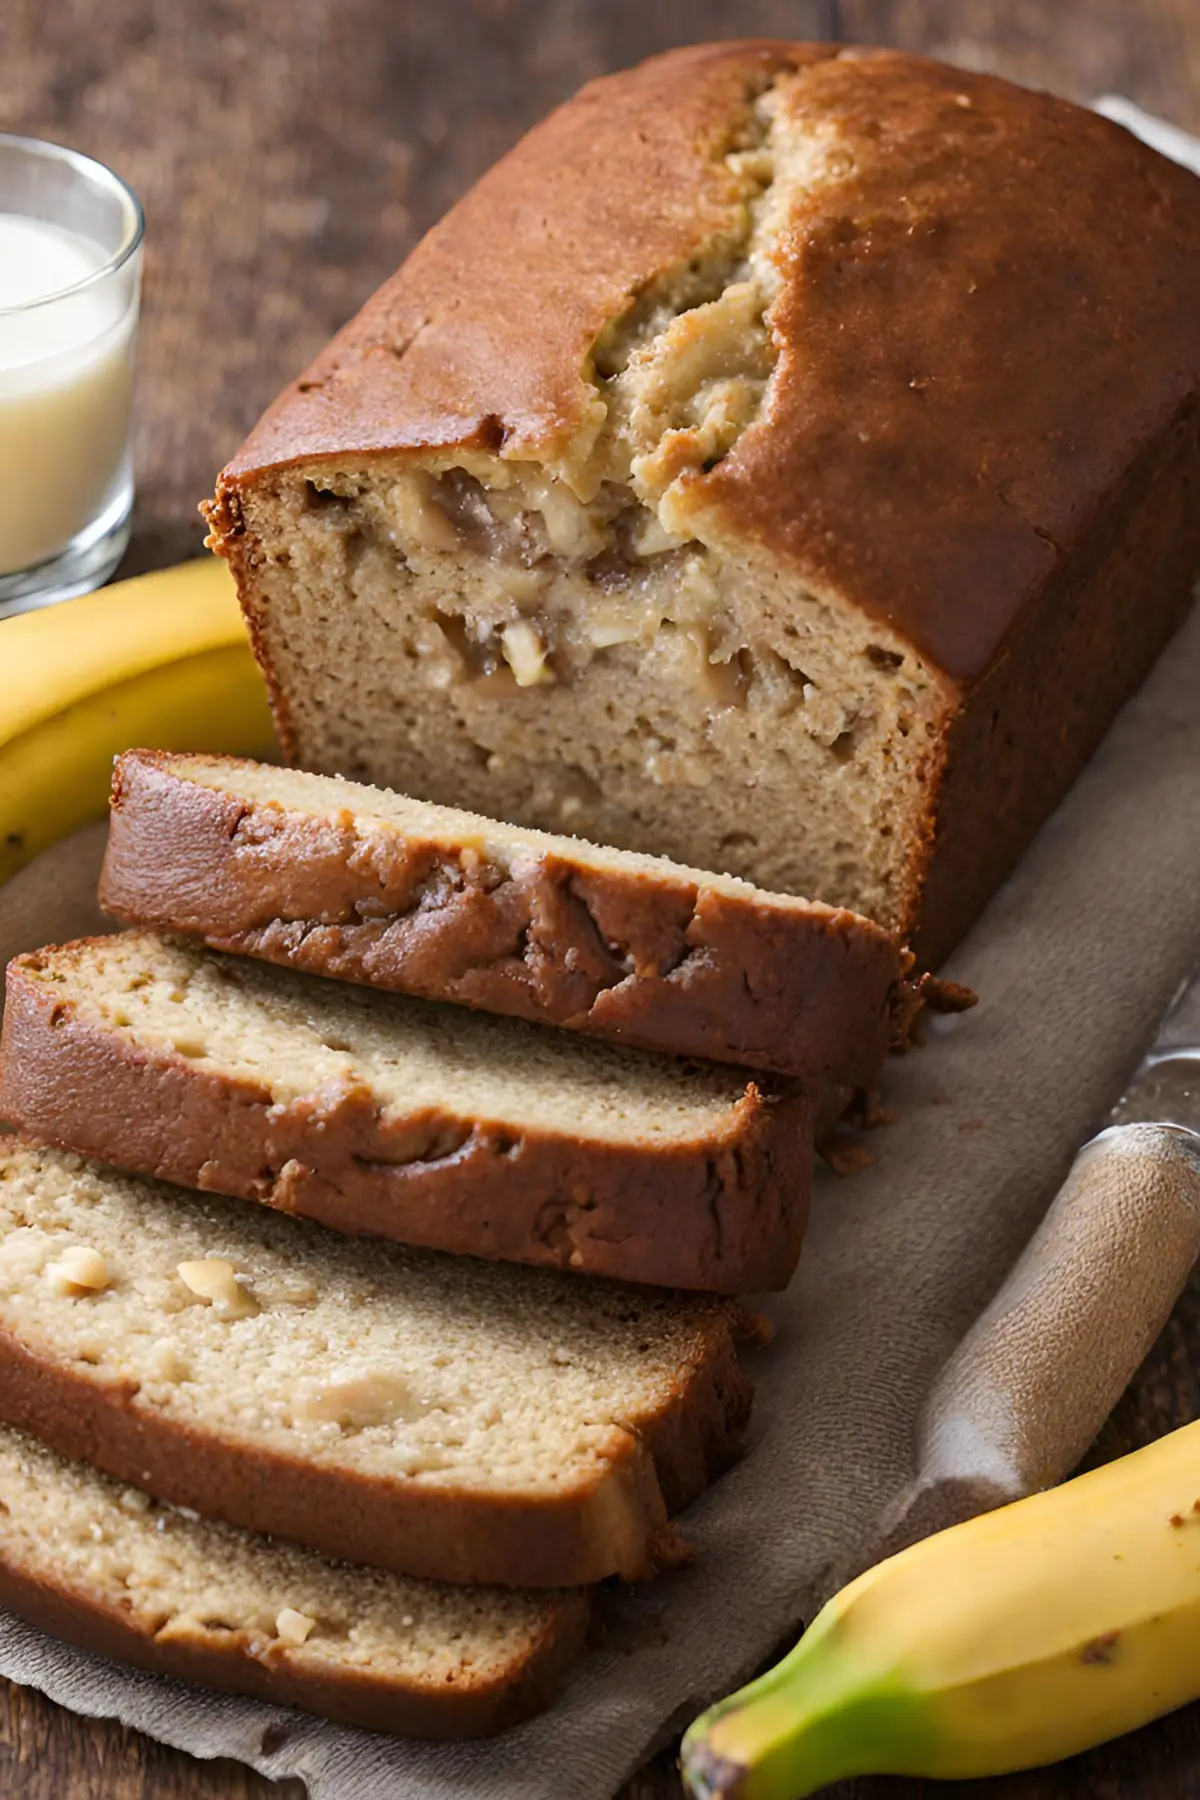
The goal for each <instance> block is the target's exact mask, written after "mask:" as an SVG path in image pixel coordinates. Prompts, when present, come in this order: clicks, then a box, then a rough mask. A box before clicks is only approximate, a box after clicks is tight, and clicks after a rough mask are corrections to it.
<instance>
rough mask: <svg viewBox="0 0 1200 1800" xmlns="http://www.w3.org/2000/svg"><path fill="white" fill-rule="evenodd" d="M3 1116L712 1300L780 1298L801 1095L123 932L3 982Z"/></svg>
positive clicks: (315, 1207)
mask: <svg viewBox="0 0 1200 1800" xmlns="http://www.w3.org/2000/svg"><path fill="white" fill-rule="evenodd" d="M7 987H8V999H7V1005H6V1008H5V1017H4V1035H3V1059H2V1060H3V1067H2V1070H0V1118H7V1119H9V1120H10V1121H12V1122H13V1123H15V1124H18V1125H20V1126H22V1127H23V1128H24V1129H25V1130H26V1131H27V1132H29V1133H30V1134H31V1135H32V1136H34V1137H37V1138H39V1139H41V1140H42V1141H45V1142H49V1143H57V1144H65V1145H67V1146H69V1147H70V1148H71V1149H74V1150H81V1151H84V1152H86V1153H88V1154H89V1155H93V1156H99V1157H102V1158H104V1160H105V1161H107V1162H112V1163H117V1164H119V1165H120V1166H121V1167H122V1168H128V1169H137V1170H139V1171H141V1172H143V1173H145V1174H148V1175H158V1176H162V1177H164V1178H166V1179H167V1180H170V1181H179V1182H184V1183H186V1184H187V1185H189V1186H192V1187H198V1188H204V1189H209V1190H215V1191H216V1192H218V1193H225V1194H235V1195H238V1196H240V1197H242V1198H245V1199H253V1200H261V1201H265V1202H266V1203H267V1204H268V1205H271V1206H276V1207H279V1208H281V1209H282V1210H283V1211H285V1212H293V1213H300V1214H303V1215H305V1216H307V1217H309V1218H314V1219H319V1220H321V1221H322V1222H323V1223H325V1224H327V1225H331V1226H334V1227H336V1228H337V1229H338V1230H341V1231H351V1232H368V1233H372V1234H376V1235H378V1236H381V1237H390V1238H394V1239H397V1240H398V1241H400V1242H403V1243H410V1244H421V1245H425V1246H427V1247H429V1248H432V1249H438V1250H451V1251H456V1252H459V1253H466V1254H471V1255H476V1256H486V1257H498V1258H503V1259H506V1260H512V1261H517V1262H529V1263H538V1264H542V1265H544V1266H547V1267H563V1268H567V1269H570V1270H573V1271H576V1272H579V1271H586V1272H588V1273H592V1274H601V1275H612V1276H617V1277H622V1278H625V1279H628V1280H634V1281H644V1282H654V1283H657V1284H659V1285H660V1286H674V1287H687V1288H699V1289H705V1290H711V1291H721V1292H726V1293H737V1292H743V1293H746V1292H752V1291H754V1290H755V1289H758V1288H779V1287H783V1286H784V1285H785V1284H786V1282H787V1279H788V1277H789V1276H790V1275H791V1273H792V1270H793V1269H794V1267H795V1264H796V1259H797V1257H798V1256H799V1254H800V1244H801V1238H802V1236H803V1231H804V1224H805V1217H806V1213H807V1208H808V1197H809V1189H810V1184H811V1177H812V1132H811V1120H810V1112H809V1104H808V1099H807V1097H806V1095H805V1094H804V1093H803V1092H802V1091H801V1090H799V1089H797V1088H796V1087H795V1086H794V1085H790V1084H789V1085H784V1084H777V1083H772V1082H770V1081H767V1082H766V1084H765V1085H756V1084H754V1083H752V1082H748V1081H747V1080H746V1077H745V1076H744V1075H743V1074H741V1073H739V1072H738V1071H736V1070H733V1069H729V1068H722V1067H721V1066H719V1065H717V1064H692V1065H687V1064H684V1063H679V1062H676V1061H674V1060H671V1059H668V1058H660V1057H655V1056H651V1055H650V1054H649V1053H647V1052H644V1051H637V1050H624V1049H618V1048H616V1047H615V1046H612V1045H608V1044H601V1043H598V1042H596V1041H594V1040H590V1039H587V1038H583V1037H576V1036H570V1035H567V1034H565V1033H562V1032H553V1031H547V1030H545V1029H543V1028H542V1027H539V1026H534V1025H526V1024H524V1023H520V1022H518V1021H515V1020H510V1019H500V1018H492V1017H489V1016H487V1015H485V1014H482V1013H473V1012H467V1011H466V1010H464V1009H463V1008H462V1007H453V1006H439V1005H436V1004H434V1003H432V1002H430V1001H426V1000H414V999H408V998H403V997H401V996H398V995H392V994H377V993H370V992H367V991H366V990H365V989H363V988H359V987H351V986H348V985H347V984H345V983H342V982H333V981H325V980H321V979H319V978H317V977H315V976H311V975H298V974H296V973H295V972H294V971H292V970H290V969H275V968H270V967H268V966H266V965H265V964H262V963H256V962H250V961H248V960H247V959H246V958H244V957H229V956H218V955H215V954H213V953H212V952H210V951H206V950H203V949H200V948H198V947H196V946H193V945H188V944H183V943H177V942H171V941H168V940H166V939H163V938H160V937H157V936H155V935H154V934H153V933H149V932H128V933H124V934H121V935H118V936H116V937H109V938H95V939H90V940H87V941H84V942H82V943H78V944H73V945H67V946H66V947H65V948H62V949H48V950H42V951H38V952H36V953H35V954H32V955H28V956H23V957H20V958H18V959H17V960H16V961H15V962H14V963H13V964H12V965H11V966H10V969H9V972H8V983H7Z"/></svg>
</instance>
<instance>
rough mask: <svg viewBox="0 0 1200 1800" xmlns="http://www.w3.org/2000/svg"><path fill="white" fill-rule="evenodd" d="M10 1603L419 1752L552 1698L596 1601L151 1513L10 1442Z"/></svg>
mask: <svg viewBox="0 0 1200 1800" xmlns="http://www.w3.org/2000/svg"><path fill="white" fill-rule="evenodd" d="M0 1605H2V1606H4V1607H6V1608H7V1609H8V1610H9V1611H11V1612H14V1613H17V1614H19V1615H20V1617H21V1618H23V1619H28V1620H29V1622H30V1623H31V1624H33V1625H37V1626H39V1627H40V1628H41V1629H42V1630H43V1631H48V1632H49V1633H50V1634H51V1636H53V1637H58V1638H63V1639H65V1640H66V1641H67V1642H68V1643H72V1644H80V1645H82V1647H83V1648H84V1649H85V1650H94V1651H97V1652H99V1654H101V1655H102V1656H111V1657H115V1658H116V1659H117V1660H118V1661H120V1662H127V1663H135V1664H137V1665H138V1666H139V1667H141V1668H144V1669H153V1670H155V1671H156V1672H157V1673H159V1674H161V1675H175V1676H178V1677H179V1678H180V1679H182V1680H184V1681H197V1682H200V1683H202V1684H203V1685H204V1686H205V1687H212V1688H219V1689H221V1690H223V1691H224V1692H226V1693H235V1694H252V1695H254V1696H255V1697H256V1698H257V1699H260V1700H269V1701H273V1702H275V1703H276V1704H278V1705H283V1706H299V1707H303V1708H304V1709H305V1711H307V1712H314V1713H322V1714H324V1716H325V1717H326V1718H329V1719H338V1720H341V1721H342V1722H343V1723H345V1724H348V1725H364V1726H366V1727H367V1728H368V1729H370V1730H374V1731H392V1732H399V1733H403V1734H405V1735H407V1736H410V1737H428V1738H458V1737H482V1736H485V1735H486V1734H488V1733H489V1732H494V1731H501V1730H503V1729H504V1727H505V1726H507V1725H512V1724H515V1723H516V1722H517V1721H518V1720H519V1719H523V1718H527V1717H528V1716H529V1714H530V1713H534V1712H537V1711H539V1710H540V1709H541V1708H542V1707H543V1706H545V1705H547V1704H548V1702H549V1701H550V1700H551V1699H552V1698H553V1694H554V1689H555V1687H556V1685H557V1680H558V1676H559V1674H560V1673H561V1671H562V1669H563V1668H564V1667H565V1665H566V1664H567V1663H568V1662H569V1661H570V1659H571V1657H572V1656H573V1655H574V1653H575V1652H576V1650H578V1649H579V1647H580V1645H581V1643H582V1640H583V1633H584V1625H585V1621H586V1616H587V1597H586V1595H584V1594H582V1593H579V1592H574V1593H566V1594H559V1593H542V1594H530V1593H513V1592H509V1591H504V1592H502V1591H499V1590H497V1589H494V1588H463V1587H450V1586H446V1585H443V1584H440V1583H434V1582H428V1581H415V1580H412V1579H411V1578H407V1577H405V1576H401V1575H384V1574H381V1573H380V1572H379V1571H378V1570H375V1569H360V1568H352V1567H350V1566H348V1565H347V1564H345V1563H331V1562H326V1561H325V1560H324V1558H322V1557H319V1556H314V1555H313V1554H312V1552H311V1551H308V1550H298V1549H296V1548H294V1547H293V1546H291V1545H288V1544H277V1543H268V1542H267V1541H265V1540H264V1539H262V1538H256V1537H252V1536H251V1535H250V1534H249V1533H247V1532H244V1531H233V1530H231V1529H230V1528H229V1527H228V1526H227V1525H216V1524H212V1523H209V1522H208V1521H206V1520H203V1519H198V1518H196V1517H195V1515H194V1514H191V1515H186V1514H184V1513H181V1512H178V1511H176V1510H175V1509H174V1508H172V1507H170V1506H163V1505H160V1504H158V1503H157V1502H155V1501H153V1500H151V1499H150V1498H149V1496H148V1495H146V1494H144V1493H142V1492H140V1491H139V1490H138V1489H137V1488H133V1487H123V1486H122V1485H121V1484H120V1483H119V1482H115V1481H110V1480H107V1479H106V1478H105V1477H104V1476H103V1475H98V1474H97V1473H96V1472H95V1471H94V1470H92V1469H89V1468H86V1467H84V1466H82V1465H80V1464H77V1463H70V1462H65V1461H64V1460H63V1459H62V1458H61V1457H58V1456H56V1455H54V1454H53V1452H51V1451H49V1450H47V1449H45V1447H44V1446H43V1445H41V1444H39V1443H37V1442H35V1441H34V1440H33V1439H32V1438H28V1437H26V1436H24V1435H23V1434H22V1433H21V1432H18V1431H13V1430H10V1429H8V1428H7V1427H0Z"/></svg>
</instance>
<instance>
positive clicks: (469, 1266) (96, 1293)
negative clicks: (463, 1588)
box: [0, 1137, 750, 1587]
mask: <svg viewBox="0 0 1200 1800" xmlns="http://www.w3.org/2000/svg"><path fill="white" fill-rule="evenodd" d="M737 1319H738V1315H737V1311H736V1308H735V1307H734V1306H733V1304H732V1303H731V1302H729V1301H723V1300H709V1299H701V1298H698V1297H696V1298H687V1297H683V1296H673V1295H671V1294H667V1293H663V1292H661V1291H659V1290H657V1289H640V1288H631V1287H627V1286H624V1285H620V1284H617V1283H612V1282H580V1281H573V1280H570V1279H569V1278H567V1277H564V1276H560V1275H556V1274H551V1273H546V1272H542V1271H538V1270H532V1269H515V1268H501V1267H498V1266H496V1265H492V1264H487V1263H481V1262H476V1261H474V1260H472V1259H468V1258H453V1257H443V1256H435V1255H430V1254H428V1253H420V1252H415V1251H406V1250H401V1249H397V1248H395V1247H394V1246H392V1245H387V1244H378V1243H366V1242H356V1241H354V1240H352V1239H342V1238H340V1237H338V1236H337V1235H336V1234H334V1233H331V1232H327V1231H324V1230H322V1229H321V1228H320V1227H318V1226H314V1225H308V1224H305V1223H303V1222H302V1221H299V1220H293V1219H285V1218H279V1217H277V1216H276V1215H274V1214H272V1213H269V1212H266V1211H265V1210H263V1209H262V1208H259V1207H247V1206H244V1205H241V1204H239V1203H237V1202H234V1201H229V1200H225V1199H220V1198H217V1197H215V1196H205V1195H200V1194H192V1193H187V1192H185V1191H183V1190H182V1189H178V1188H170V1187H167V1186H166V1185H164V1184H160V1183H157V1182H151V1181H146V1180H141V1179H138V1178H136V1177H134V1176H127V1175H120V1174H118V1173H116V1171H114V1170H112V1169H108V1168H105V1167H103V1166H102V1165H99V1164H96V1163H89V1162H85V1161H83V1160H81V1159H80V1158H79V1157H77V1156H74V1155H71V1154H69V1153H67V1152H64V1151H59V1150H42V1149H35V1148H32V1147H30V1146H28V1145H26V1144H24V1143H22V1142H20V1141H19V1140H17V1139H14V1138H12V1137H7V1138H6V1137H0V1418H3V1419H4V1420H5V1421H6V1422H7V1423H9V1424H12V1425H15V1426H17V1427H19V1428H21V1429H23V1430H27V1431H30V1432H32V1433H34V1434H35V1435H36V1436H38V1437H39V1438H41V1439H43V1440H44V1441H45V1442H46V1443H47V1444H49V1445H50V1446H51V1447H52V1448H53V1449H55V1450H57V1451H59V1452H60V1453H61V1454H63V1455H65V1456H71V1457H77V1458H80V1459H82V1460H86V1461H89V1462H91V1463H93V1464H95V1466H97V1467H98V1468H100V1469H102V1470H103V1471H104V1472H105V1473H107V1474H109V1475H112V1476H114V1477H115V1478H117V1479H119V1480H122V1481H129V1482H133V1483H134V1484H135V1485H138V1486H142V1487H145V1488H146V1489H147V1490H148V1491H149V1492H151V1493H153V1494H155V1495H156V1496H158V1497H159V1498H162V1499H165V1500H170V1501H174V1502H175V1503H177V1504H179V1505H183V1506H188V1507H192V1508H194V1509H195V1510H196V1511H197V1512H199V1513H201V1514H203V1515H204V1516H205V1517H211V1518H217V1519H223V1520H225V1521H227V1522H229V1523H230V1524H234V1525H239V1526H243V1527H245V1528H247V1529H249V1530H253V1531H264V1532H270V1533H272V1534H273V1535H278V1536H280V1537H284V1538H289V1539H292V1540H294V1541H296V1542H297V1543H302V1544H306V1545H308V1546H310V1547H311V1548H313V1549H316V1550H320V1551H322V1552H324V1553H325V1554H327V1555H331V1556H338V1557H345V1558H346V1559H347V1560H349V1561H352V1562H363V1563H370V1564H373V1565H375V1566H378V1567H380V1568H387V1569H392V1570H396V1571H399V1572H402V1573H406V1574H414V1575H422V1576H428V1577H431V1578H434V1579H438V1580H445V1581H463V1582H487V1583H498V1584H501V1585H504V1586H515V1587H525V1586H529V1587H543V1586H545V1587H570V1586H575V1585H577V1584H580V1583H584V1582H591V1581H597V1580H600V1579H602V1578H603V1577H605V1576H608V1575H612V1574H623V1575H626V1576H630V1577H637V1576H644V1575H647V1574H649V1573H650V1572H651V1571H652V1569H653V1567H654V1564H655V1550H656V1544H658V1543H662V1542H668V1541H669V1540H668V1539H666V1538H664V1536H663V1533H664V1528H665V1527H666V1525H667V1521H668V1517H669V1516H670V1515H671V1514H673V1513H675V1512H677V1511H678V1510H680V1509H681V1508H682V1507H684V1506H686V1505H687V1504H688V1502H689V1501H690V1500H692V1499H694V1498H695V1497H696V1495H698V1494H699V1493H700V1492H701V1491H702V1489H703V1488H704V1487H705V1485H706V1484H707V1483H708V1481H709V1480H710V1479H712V1478H713V1477H714V1476H715V1475H716V1474H717V1473H719V1471H720V1470H721V1469H722V1468H723V1467H724V1466H725V1465H726V1464H727V1463H728V1462H729V1461H730V1460H731V1458H732V1457H733V1456H734V1454H735V1453H736V1450H737V1448H738V1445H739V1443H740V1440H741V1436H742V1433H743V1431H744V1429H745V1425H746V1421H747V1418H748V1416H749V1410H750V1386H749V1383H748V1380H747V1378H746V1376H745V1374H744V1373H743V1371H742V1369H741V1367H740V1365H739V1362H738V1358H737V1354H736V1350H735V1347H734V1331H735V1329H736V1326H737Z"/></svg>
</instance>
